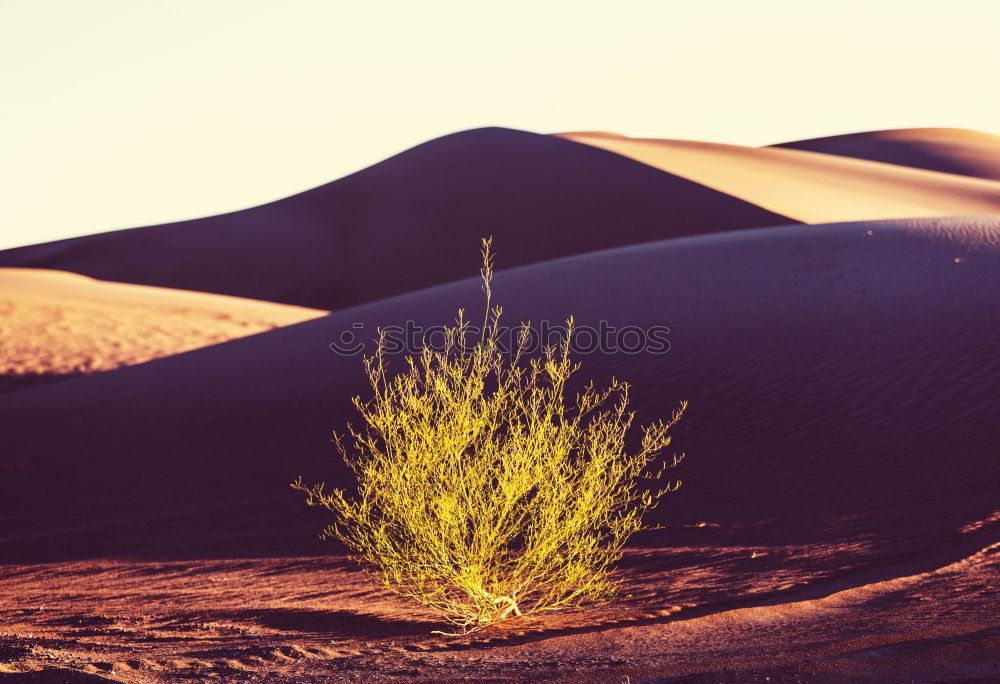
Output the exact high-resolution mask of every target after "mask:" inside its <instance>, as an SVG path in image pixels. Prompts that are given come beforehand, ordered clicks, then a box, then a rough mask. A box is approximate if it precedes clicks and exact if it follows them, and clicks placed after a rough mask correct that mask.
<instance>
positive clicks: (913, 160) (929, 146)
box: [770, 128, 1000, 180]
mask: <svg viewBox="0 0 1000 684" xmlns="http://www.w3.org/2000/svg"><path fill="white" fill-rule="evenodd" d="M770 147H780V148H787V149H795V150H808V151H810V152H822V153H823V154H833V155H839V156H844V157H855V158H857V159H868V160H871V161H879V162H887V163H890V164H899V165H901V166H912V167H914V168H918V169H927V170H929V171H942V172H945V173H954V174H958V175H962V176H973V177H976V178H986V179H990V180H1000V136H998V135H993V134H992V133H985V132H982V131H971V130H968V129H963V128H905V129H900V130H889V131H869V132H864V133H850V134H847V135H834V136H829V137H825V138H811V139H809V140H795V141H792V142H785V143H778V144H776V145H771V146H770Z"/></svg>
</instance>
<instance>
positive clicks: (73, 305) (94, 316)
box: [0, 268, 327, 386]
mask: <svg viewBox="0 0 1000 684" xmlns="http://www.w3.org/2000/svg"><path fill="white" fill-rule="evenodd" d="M326 313H327V312H325V311H317V310H315V309H306V308H302V307H297V306H288V305H285V304H274V303H271V302H257V301H252V300H248V299H239V298H236V297H225V296H222V295H210V294H203V293H200V292H184V291H180V290H168V289H165V288H158V287H145V286H141V285H124V284H121V283H106V282H101V281H98V280H92V279H90V278H87V277H85V276H81V275H76V274H73V273H64V272H61V271H46V270H36V269H21V268H0V359H2V361H0V364H2V365H0V386H2V385H3V384H4V383H5V382H6V383H17V382H18V381H29V380H31V379H32V378H38V377H46V376H49V377H52V376H64V375H73V374H77V373H89V372H92V371H103V370H111V369H114V368H118V367H120V366H128V365H132V364H136V363H142V362H144V361H149V360H150V359H156V358H159V357H161V356H170V355H172V354H179V353H181V352H185V351H189V350H191V349H197V348H199V347H204V346H207V345H210V344H218V343H219V342H225V341H226V340H231V339H234V338H237V337H244V336H246V335H252V334H254V333H258V332H262V331H264V330H270V329H272V328H276V327H280V326H283V325H291V324H293V323H300V322H302V321H306V320H309V319H312V318H318V317H319V316H323V315H326Z"/></svg>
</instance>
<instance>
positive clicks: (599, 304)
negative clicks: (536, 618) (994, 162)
mask: <svg viewBox="0 0 1000 684" xmlns="http://www.w3.org/2000/svg"><path fill="white" fill-rule="evenodd" d="M497 247H498V250H499V254H500V256H501V260H500V264H499V265H500V266H502V265H503V255H504V254H505V253H506V249H507V245H506V243H505V242H503V241H502V240H501V241H500V242H499V243H498V245H497ZM467 257H468V254H466V255H463V256H462V261H463V262H465V263H467V262H468V258H467ZM998 273H1000V218H969V219H956V218H952V219H940V220H936V219H930V220H919V221H916V220H915V221H892V222H868V223H854V224H839V225H827V226H823V227H822V228H821V229H818V228H815V227H809V226H787V227H778V228H767V229H761V230H755V231H738V232H730V233H722V234H715V235H707V236H698V237H692V238H685V239H679V240H666V241H660V242H656V243H652V244H643V245H637V246H633V247H627V248H620V249H615V250H610V251H603V252H597V253H591V254H586V255H581V256H577V257H572V258H567V259H562V260H557V261H551V262H547V263H543V264H536V265H532V266H527V267H520V268H515V269H509V270H505V271H502V272H500V273H499V274H498V275H497V278H496V281H495V286H494V292H495V297H496V301H497V302H498V303H500V304H502V305H503V306H504V308H505V311H506V312H507V320H508V322H511V323H512V322H515V321H517V320H521V319H531V320H533V321H536V322H538V321H542V320H550V321H559V320H561V319H562V318H563V317H564V316H565V315H567V314H570V313H572V314H574V315H575V316H576V320H577V323H578V325H580V326H595V327H597V326H598V325H599V322H600V321H602V320H604V321H607V322H608V323H609V324H611V325H613V326H616V327H619V328H621V327H622V326H640V327H646V326H652V325H664V326H669V328H670V334H669V339H670V341H671V348H670V351H669V352H668V353H666V354H649V353H638V354H635V353H625V352H624V351H622V350H619V351H618V352H617V353H610V354H599V353H591V354H585V353H581V354H578V358H579V359H580V360H581V361H583V368H584V371H583V372H584V373H585V374H586V376H587V377H593V378H595V379H596V380H597V381H598V382H605V381H607V379H608V378H609V377H611V376H612V375H614V376H616V377H620V378H624V379H626V380H629V381H632V382H633V383H634V384H635V387H634V390H633V398H634V401H635V408H637V409H638V410H639V411H640V418H641V419H642V420H648V419H649V418H651V417H655V416H661V415H664V414H667V413H668V412H669V411H670V410H671V409H672V408H673V407H674V406H675V405H676V403H677V402H678V400H680V399H685V398H686V399H689V400H690V402H691V406H690V410H689V415H688V416H687V417H686V418H685V420H684V421H683V422H682V424H681V425H680V426H679V427H678V429H677V432H676V435H675V443H674V446H675V447H676V448H677V449H678V450H680V451H684V452H687V454H688V457H687V459H686V460H685V461H684V463H683V464H682V466H681V467H680V469H679V470H677V471H675V475H676V476H677V477H679V478H681V479H682V480H684V483H685V484H684V486H683V487H682V488H681V490H680V491H679V492H678V493H676V494H672V495H670V497H669V499H668V500H666V501H665V502H664V504H663V505H662V506H661V507H660V509H658V511H657V515H658V516H659V518H658V519H660V520H662V521H663V522H665V523H667V525H668V527H667V529H666V530H664V531H660V532H652V533H648V535H647V536H646V537H644V538H642V539H640V540H638V541H639V543H642V544H647V543H648V544H651V545H664V544H669V545H674V544H677V545H694V546H697V545H699V544H726V543H739V544H740V545H742V546H743V547H752V546H753V545H754V544H768V545H771V546H775V545H778V546H781V545H795V544H807V545H810V546H812V545H816V546H817V548H819V547H835V548H836V549H838V552H837V553H838V554H841V556H838V557H842V559H843V566H844V567H846V568H847V570H844V573H845V574H846V576H847V577H854V576H861V575H864V574H865V573H868V575H866V577H868V578H869V579H870V578H871V574H872V573H875V574H878V573H879V572H886V573H888V572H889V570H886V568H889V567H890V566H891V567H893V568H895V569H894V570H893V572H897V571H899V568H900V567H905V568H907V569H911V570H927V569H932V568H935V567H940V563H941V562H947V561H949V559H950V560H954V559H956V558H959V557H961V556H962V555H963V554H968V553H972V552H974V551H976V550H978V549H979V548H982V547H983V546H985V545H986V544H987V543H993V542H996V541H997V540H998V538H1000V525H998V522H997V521H1000V515H998V514H997V508H998V503H997V499H996V491H997V483H998V481H1000V462H998V460H997V458H996V444H997V440H998V437H1000V426H998V424H997V422H996V420H995V413H996V407H997V405H998V401H1000V349H998V347H997V345H996V321H997V318H998V315H1000V300H998V298H997V296H996V292H997V291H998V286H1000V282H998V276H997V274H998ZM480 296H481V293H480V289H479V283H478V282H477V281H476V280H474V279H470V280H465V281H460V282H456V283H452V284H449V285H445V286H440V287H435V288H432V289H428V290H424V291H421V292H416V293H411V294H408V295H405V296H401V297H397V298H392V299H388V300H385V301H381V302H377V303H373V304H370V305H366V306H362V307H357V308H354V309H351V310H348V311H343V312H339V313H335V314H333V315H331V316H328V317H324V318H320V319H317V320H314V321H308V322H305V323H301V324H298V325H294V326H290V327H286V328H281V329H278V330H274V331H271V332H267V333H263V334H260V335H256V336H251V337H247V338H243V339H240V340H234V341H231V342H227V343H225V344H222V345H216V346H213V347H208V348H204V349H200V350H197V351H193V352H189V353H185V354H180V355H177V356H173V357H170V358H165V359H159V360H156V361H152V362H150V363H146V364H142V365H139V366H132V367H128V368H122V369H119V370H116V371H112V372H110V373H105V374H101V375H95V376H90V377H84V378H80V379H74V380H69V381H66V382H64V383H60V385H59V386H47V387H46V386H42V387H36V388H31V389H28V390H25V391H24V392H20V393H18V394H17V395H7V396H0V443H2V444H3V445H4V449H3V454H2V458H3V460H4V464H3V466H4V468H3V472H2V477H0V558H3V559H4V560H5V562H18V561H27V560H38V559H48V558H63V559H67V558H79V557H88V556H102V555H104V556H106V555H117V556H121V555H129V554H149V555H153V556H160V557H177V556H178V555H183V554H188V553H190V554H206V555H212V556H221V557H226V556H229V557H232V556H243V555H294V554H297V553H310V552H330V551H334V550H335V547H332V546H325V545H322V544H320V543H319V542H317V541H316V540H315V537H314V533H315V532H316V531H318V529H319V527H320V526H321V525H322V524H324V523H325V522H326V517H325V516H324V515H323V514H322V513H321V512H319V511H316V510H314V509H307V508H306V507H305V506H304V505H303V502H302V501H301V500H300V498H299V497H298V496H297V495H296V494H295V493H294V492H292V491H290V490H289V489H288V483H289V482H290V481H291V480H292V479H293V478H295V477H296V476H297V475H299V474H302V475H304V476H305V478H306V479H307V480H319V479H325V480H326V481H327V482H328V483H331V484H349V483H350V478H349V477H348V475H347V473H346V471H345V468H343V467H342V466H341V465H339V464H338V458H337V457H336V456H335V451H334V449H333V448H332V447H331V445H330V444H329V443H328V438H329V434H330V430H331V429H333V428H337V429H341V428H342V427H343V425H344V423H345V421H347V420H349V419H353V417H354V414H353V411H352V409H351V406H350V400H349V398H350V396H351V395H354V394H357V393H364V391H365V384H364V378H363V374H362V369H361V361H360V358H359V357H357V356H340V355H337V354H334V353H333V352H332V351H331V350H330V349H329V348H328V347H327V345H328V344H329V343H330V342H332V341H334V340H335V339H337V338H338V337H339V336H340V334H341V332H342V331H344V330H354V331H355V332H358V331H360V332H361V334H362V335H363V336H364V337H367V338H369V339H370V336H371V335H372V334H374V331H375V328H376V327H377V326H388V325H393V324H402V323H403V322H404V321H405V320H407V319H413V320H415V321H416V322H417V323H421V324H438V323H441V322H444V321H448V320H450V319H451V318H452V317H453V316H454V314H455V310H456V308H457V307H459V306H465V307H469V309H470V310H473V308H474V307H476V306H477V305H479V303H480ZM356 324H358V325H362V326H363V327H362V328H358V327H354V326H355V325H356ZM584 335H585V333H583V332H582V331H581V333H580V336H578V338H577V341H578V343H580V344H586V342H587V338H586V337H584ZM629 339H631V340H633V342H629V341H628V340H625V344H632V343H634V337H631V338H629ZM991 516H992V517H991ZM699 523H710V524H706V525H699ZM963 530H964V531H963ZM727 540H728V541H727ZM788 548H791V546H789V547H788ZM935 563H938V565H934V564H935Z"/></svg>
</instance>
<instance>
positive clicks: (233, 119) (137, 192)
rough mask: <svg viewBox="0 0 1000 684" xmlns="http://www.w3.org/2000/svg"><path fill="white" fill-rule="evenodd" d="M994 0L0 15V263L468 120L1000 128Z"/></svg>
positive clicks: (772, 133) (295, 178)
mask: <svg viewBox="0 0 1000 684" xmlns="http://www.w3.org/2000/svg"><path fill="white" fill-rule="evenodd" d="M998 26H1000V2H998V1H997V0H965V1H963V0H951V1H949V2H947V3H943V2H941V3H938V2H935V3H920V2H914V1H913V0H905V1H904V0H900V1H895V0H891V1H880V0H864V1H857V0H842V1H838V2H809V1H807V0H754V1H752V2H750V1H746V0H740V1H733V2H724V1H717V2H709V1H705V2H691V1H688V2H683V3H681V2H670V1H668V0H660V1H649V2H628V1H627V0H619V1H618V2H615V3H610V2H592V1H591V2H588V1H587V0H575V1H573V2H563V1H558V2H545V1H544V0H534V1H532V2H524V1H521V0H506V1H505V2H491V3H486V2H477V1H475V0H461V1H453V2H451V1H449V2H435V1H434V0H421V1H420V2H415V1H412V0H409V1H397V2H374V1H372V2H364V1H361V2H356V1H351V2H347V1H341V0H325V1H324V0H285V1H282V2H275V1H273V0H271V1H264V0H173V1H171V0H160V1H154V0H0V97H2V100H0V188H2V201H0V248H4V247H11V246H16V245H22V244H31V243H36V242H43V241H47V240H53V239H57V238H62V237H69V236H73V235H82V234H86V233H94V232H103V231H106V230H113V229H117V228H128V227H134V226H140V225H149V224H155V223H163V222H167V221H176V220H182V219H187V218H194V217H197V216H206V215H211V214H217V213H221V212H226V211H232V210H235V209H242V208H245V207H248V206H253V205H256V204H261V203H263V202H267V201H270V200H274V199H278V198H280V197H284V196H287V195H290V194H293V193H296V192H300V191H302V190H305V189H308V188H310V187H314V186H316V185H320V184H323V183H326V182H328V181H331V180H334V179H336V178H339V177H342V176H344V175H346V174H348V173H350V172H352V171H355V170H358V169H360V168H363V167H365V166H368V165H370V164H373V163H375V162H377V161H380V160H381V159H384V158H386V157H388V156H390V155H392V154H395V153H396V152H399V151H402V150H403V149H406V148H408V147H411V146H413V145H416V144H419V143H421V142H424V141H426V140H429V139H431V138H434V137H437V136H440V135H445V134H447V133H452V132H455V131H459V130H464V129H468V128H476V127H480V126H507V127H510V128H520V129H524V130H529V131H535V132H539V133H550V132H556V131H568V130H610V131H617V132H619V133H623V134H626V135H631V136H643V137H661V138H683V139H695V140H708V141H713V142H729V143H738V144H744V145H764V144H769V143H775V142H782V141H788V140H796V139H802V138H811V137H817V136H823V135H833V134H838V133H849V132H856V131H862V130H877V129H886V128H911V127H936V126H944V127H955V128H972V129H978V130H985V131H988V132H992V133H1000V94H998V90H997V88H996V81H997V74H998V73H1000V42H998V40H997V27H998Z"/></svg>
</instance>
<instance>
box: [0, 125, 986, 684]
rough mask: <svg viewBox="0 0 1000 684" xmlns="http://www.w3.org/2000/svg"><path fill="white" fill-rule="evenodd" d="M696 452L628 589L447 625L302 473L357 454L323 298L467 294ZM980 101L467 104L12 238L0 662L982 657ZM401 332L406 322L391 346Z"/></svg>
mask: <svg viewBox="0 0 1000 684" xmlns="http://www.w3.org/2000/svg"><path fill="white" fill-rule="evenodd" d="M484 235H492V236H493V240H494V247H495V250H496V252H497V261H496V268H497V273H496V278H495V281H494V283H493V292H494V297H495V301H496V303H498V304H500V305H502V306H503V308H504V317H505V319H506V320H507V322H508V323H511V324H516V323H518V322H520V321H527V320H530V321H532V322H533V323H534V324H536V325H537V324H538V323H540V322H543V321H549V322H552V323H559V322H561V321H563V320H564V319H565V318H566V316H568V315H570V314H572V315H573V316H574V317H575V320H576V322H577V324H578V325H580V326H587V325H590V326H593V327H595V328H596V327H598V326H599V324H600V323H601V322H602V321H603V322H605V323H607V324H610V325H613V326H617V327H618V328H621V327H623V326H638V327H639V328H649V327H650V326H665V327H668V328H669V329H670V333H669V341H670V347H669V351H668V352H667V353H654V352H652V351H649V350H646V351H635V352H632V351H624V350H618V351H615V352H601V351H593V352H589V353H586V352H581V353H579V354H577V355H576V358H577V359H578V360H579V361H581V362H582V364H583V366H582V370H581V374H582V375H583V376H585V377H586V378H593V379H594V380H595V381H596V383H597V384H598V385H600V384H602V383H606V382H608V381H609V380H610V379H611V378H612V377H615V378H621V379H624V380H627V381H629V382H630V383H632V385H633V387H632V394H631V396H632V402H633V405H634V407H635V408H636V410H637V411H638V414H639V419H640V421H641V422H648V421H649V420H652V419H655V418H657V417H660V416H668V415H669V413H670V411H671V410H672V409H673V407H675V406H676V405H677V403H678V401H680V400H684V399H686V400H688V401H689V402H690V406H689V409H688V412H687V415H686V416H685V418H684V420H683V421H682V422H681V423H680V424H679V425H678V426H677V428H676V432H675V434H674V443H673V448H676V449H677V450H678V451H681V452H684V453H685V454H686V458H685V459H684V461H683V462H682V463H681V465H680V466H679V467H678V468H677V469H676V471H674V472H672V473H671V474H672V476H675V477H677V478H679V479H681V480H682V481H683V485H682V487H681V488H680V489H679V490H678V491H677V492H675V493H671V494H669V495H667V497H666V498H665V499H664V501H663V503H662V504H661V506H660V507H659V508H657V509H656V510H655V512H654V515H653V519H652V520H651V522H654V523H657V524H659V525H660V526H661V527H660V528H659V529H656V530H651V531H646V532H642V533H640V534H638V535H637V536H635V537H634V538H633V539H632V540H631V541H630V543H629V546H628V547H627V549H626V552H625V556H624V558H623V559H622V561H621V563H620V564H619V568H618V577H619V578H620V580H621V584H622V589H623V595H622V597H621V598H620V599H619V600H618V601H616V602H613V603H610V604H599V605H594V604H591V605H587V606H584V607H581V608H577V609H572V610H565V611H557V612H552V613H547V614H542V615H538V616H531V617H528V618H525V619H522V620H512V621H509V622H506V623H504V624H502V625H500V626H497V627H495V628H490V629H486V630H483V631H480V632H476V633H473V634H470V635H466V636H443V635H440V634H435V633H434V630H441V629H443V628H444V625H443V623H442V622H441V621H440V620H438V619H436V618H435V616H434V615H433V614H431V613H429V612H427V611H426V610H424V609H421V608H418V607H415V606H413V605H411V604H409V603H407V602H405V601H403V600H401V599H398V598H396V597H393V596H392V595H390V594H388V593H387V592H386V591H384V590H382V589H381V588H379V587H377V586H375V585H372V584H370V583H369V582H368V581H367V579H366V577H365V575H364V574H363V572H362V571H361V570H360V569H359V568H358V567H357V566H356V565H355V564H354V563H353V562H351V561H350V560H349V559H348V558H347V557H346V555H345V551H344V549H342V548H341V547H339V546H338V545H337V544H335V543H332V542H321V541H319V540H318V539H317V533H318V532H319V530H320V529H321V528H322V527H323V526H324V525H325V524H326V523H327V522H328V520H327V515H324V513H323V512H322V511H319V510H317V509H314V508H307V507H306V506H305V505H304V502H303V500H302V497H301V496H299V495H298V493H296V492H294V491H292V490H291V488H290V487H289V486H288V485H289V483H290V482H292V480H294V479H295V478H296V477H297V476H299V475H302V476H304V478H305V479H306V480H307V481H320V480H325V481H326V482H328V483H331V484H337V485H342V486H346V487H349V486H351V483H352V477H353V475H352V474H351V472H350V471H349V470H348V469H347V468H346V467H345V465H344V464H343V463H342V461H341V460H340V458H339V456H338V454H337V452H336V450H335V449H334V448H333V447H332V445H331V444H330V434H331V431H332V430H334V429H338V430H340V429H342V428H343V426H344V425H345V423H347V422H348V421H350V420H352V419H354V418H355V413H354V409H353V406H352V404H351V398H352V397H353V396H355V395H358V394H361V395H364V394H365V389H366V378H365V376H364V371H363V367H362V364H361V357H360V356H359V355H341V354H337V353H334V352H333V351H332V350H331V348H330V344H331V343H333V342H335V341H338V340H342V339H343V335H344V334H345V333H347V332H349V333H351V334H353V335H354V336H355V339H358V340H361V341H367V342H370V341H371V339H372V337H373V336H374V335H375V333H376V330H377V329H378V328H379V327H386V326H391V325H401V324H403V323H404V322H405V321H414V322H415V323H416V324H418V325H425V326H430V325H437V324H441V323H449V322H451V321H452V320H453V319H454V317H455V314H456V311H457V310H458V309H459V308H460V307H464V308H465V309H466V311H480V310H481V306H482V293H481V291H480V283H479V280H478V266H479V264H478V246H479V241H480V238H481V237H482V236H484ZM998 293H1000V137H997V136H992V135H989V134H986V133H979V132H974V131H960V130H954V129H911V130H900V131H877V132H871V133H859V134H854V135H850V136H838V137H835V138H825V139H818V140H806V141H797V142H796V141H793V142H788V143H784V144H781V145H776V146H772V147H765V148H748V147H739V146H734V145H721V144H713V143H707V142H692V141H678V140H669V139H662V140H653V139H633V138H627V137H625V136H621V135H617V134H612V133H602V132H580V133H560V134H557V135H540V134H534V133H528V132H523V131H514V130H508V129H478V130H473V131H466V132H462V133H457V134H454V135H451V136H446V137H444V138H440V139H437V140H432V141H429V142H426V143H424V144H422V145H419V146H417V147H415V148H412V149H410V150H408V151H406V152H403V153H402V154H400V155H398V156H395V157H392V158H390V159H387V160H385V161H383V162H381V163H379V164H376V165H375V166H373V167H370V168H368V169H365V170H363V171H360V172H358V173H356V174H353V175H351V176H348V177H346V178H343V179H340V180H337V181H334V182H332V183H329V184H327V185H324V186H321V187H318V188H314V189H312V190H308V191H306V192H304V193H301V194H299V195H295V196H293V197H289V198H286V199H284V200H280V201H278V202H274V203H271V204H267V205H262V206H259V207H254V208H251V209H246V210H243V211H239V212H235V213H232V214H226V215H220V216H213V217H207V218H203V219H197V220H194V221H186V222H182V223H176V224H168V225H161V226H151V227H144V228H136V229H130V230H125V231H115V232H108V233H101V234H97V235H92V236H85V237H79V238H73V239H69V240H62V241H58V242H53V243H47V244H40V245H32V246H28V247H19V248H15V249H10V250H6V251H0V330H2V337H0V350H2V353H3V356H2V358H0V361H2V364H0V369H2V371H3V374H4V375H3V377H2V378H0V389H2V390H3V391H2V392H0V679H9V680H10V681H25V682H88V681H121V682H165V681H179V680H188V681H205V680H218V681H237V682H238V681H267V682H325V681H364V682H368V681H403V682H409V681H434V682H449V681H467V680H473V681H492V682H522V681H560V682H562V681H570V682H615V683H623V682H628V683H629V684H632V683H635V682H734V683H735V682H748V681H770V682H800V681H801V682H814V681H815V682H841V681H850V682H883V681H888V682H911V681H918V682H991V681H1000V494H998V492H1000V451H998V447H997V444H998V441H1000V440H998V438H1000V421H998V419H997V414H998V409H1000V345H998V344H997V342H998V332H1000V326H998V321H1000V294H998ZM399 362H400V363H402V360H401V359H400V360H399Z"/></svg>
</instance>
